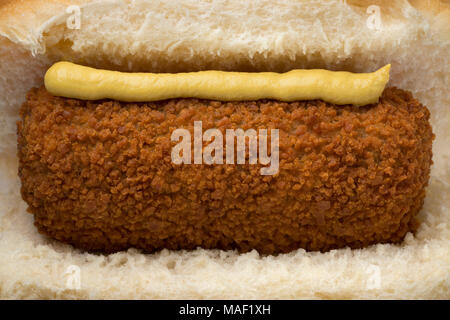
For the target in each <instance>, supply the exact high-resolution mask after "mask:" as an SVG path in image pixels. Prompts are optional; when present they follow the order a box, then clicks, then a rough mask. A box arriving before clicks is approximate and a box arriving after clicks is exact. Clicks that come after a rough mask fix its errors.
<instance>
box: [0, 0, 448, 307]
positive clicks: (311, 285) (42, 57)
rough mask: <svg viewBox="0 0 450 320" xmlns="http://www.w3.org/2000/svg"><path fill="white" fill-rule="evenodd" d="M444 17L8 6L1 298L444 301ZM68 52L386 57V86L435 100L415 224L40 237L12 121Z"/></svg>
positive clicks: (244, 5) (197, 57) (116, 56)
mask: <svg viewBox="0 0 450 320" xmlns="http://www.w3.org/2000/svg"><path fill="white" fill-rule="evenodd" d="M74 4H76V5H79V8H80V11H79V12H80V15H79V17H78V14H77V12H78V9H77V7H70V8H69V10H67V9H68V6H69V5H74ZM66 10H67V11H66ZM378 10H379V11H378ZM377 12H379V14H380V15H379V17H380V19H378V18H377V17H378V15H377ZM449 12H450V11H449V5H448V4H447V3H445V2H441V1H396V2H395V3H394V4H393V3H391V2H387V1H367V2H360V1H358V3H357V4H352V2H351V1H347V2H345V1H327V2H320V3H319V2H316V1H304V2H299V1H278V0H277V1H262V0H261V1H251V2H250V1H249V2H243V1H238V0H230V1H194V0H190V1H189V0H180V1H170V2H167V1H125V0H123V1H117V0H116V1H101V2H100V1H95V2H91V1H70V3H69V2H68V1H60V0H57V1H48V0H35V1H20V2H19V1H4V2H3V3H2V4H1V5H0V96H1V97H2V99H0V110H1V111H2V112H1V113H0V237H1V241H0V261H1V263H0V297H2V298H148V299H150V298H186V299H187V298H316V299H317V298H333V299H339V298H442V299H446V298H449V297H450V295H449V285H450V274H449V270H450V268H449V267H450V232H449V226H448V221H449V218H450V204H449V203H450V167H449V157H450V148H449V147H448V142H447V140H448V138H447V135H448V132H449V130H450V121H449V120H450V109H449V108H448V106H449V104H450V96H449V95H448V83H449V74H450V72H449V71H450V61H449V59H448V51H449V49H450V29H449V23H448V22H449V19H450V18H449V17H450V13H449ZM78 18H79V19H78ZM78 21H79V22H80V25H79V26H80V28H79V29H77V28H76V27H77V22H78ZM378 22H379V23H378ZM60 60H68V61H73V62H77V63H82V64H85V65H89V66H93V67H97V68H109V69H114V70H123V71H149V72H178V71H195V70H207V69H220V70H235V71H278V72H280V71H288V70H290V69H293V68H326V69H330V70H347V71H353V72H369V71H374V70H376V69H377V68H379V67H381V66H383V65H385V64H387V63H391V64H392V71H391V81H390V84H389V85H390V86H398V87H400V88H402V89H406V90H410V91H411V92H412V93H413V94H414V96H415V97H416V98H417V99H418V100H419V101H420V102H422V103H423V104H425V105H427V106H428V108H429V109H430V112H431V124H432V127H433V132H434V133H435V135H436V139H435V141H434V144H433V161H434V165H433V167H432V171H431V178H430V182H429V186H428V189H427V197H426V199H425V204H424V207H423V209H422V210H421V212H420V213H419V215H418V219H419V220H420V227H419V229H418V230H417V233H416V234H415V235H414V236H413V235H412V234H408V235H407V236H406V239H405V240H404V242H403V243H401V244H400V245H390V244H379V245H374V246H371V247H369V248H365V249H360V250H351V249H339V250H332V251H330V252H327V253H320V252H306V251H304V250H302V249H299V250H296V251H293V252H291V253H288V254H282V255H278V256H260V255H259V254H258V253H257V252H256V251H252V252H249V253H245V254H239V253H237V252H235V251H219V250H203V249H197V250H194V251H168V250H163V251H161V252H158V253H156V254H143V253H141V252H139V251H138V250H135V249H130V250H128V251H127V252H119V253H116V254H111V255H93V254H89V253H86V252H82V251H78V250H74V249H73V248H72V247H71V246H69V245H63V244H61V243H59V242H57V241H53V240H50V239H48V238H45V237H43V236H41V235H40V234H38V232H37V231H36V229H35V227H34V226H33V216H32V215H30V214H28V213H26V204H25V203H24V202H23V201H22V199H21V196H20V182H19V178H18V176H17V166H18V162H17V146H16V141H17V138H16V123H15V122H16V120H17V119H18V110H19V107H20V105H21V104H22V103H23V102H24V100H25V93H26V92H27V91H28V90H29V89H30V88H31V87H33V86H40V85H42V78H43V75H44V72H45V71H46V69H47V68H48V67H49V65H51V64H52V63H53V62H56V61H60ZM73 270H75V271H76V272H75V273H76V274H78V275H79V276H80V278H79V279H80V281H79V286H75V287H74V286H72V285H70V284H71V282H70V280H71V279H72V278H71V276H72V274H71V272H72V271H73Z"/></svg>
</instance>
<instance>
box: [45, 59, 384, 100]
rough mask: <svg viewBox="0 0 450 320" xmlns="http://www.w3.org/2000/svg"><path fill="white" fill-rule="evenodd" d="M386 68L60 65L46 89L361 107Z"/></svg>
mask: <svg viewBox="0 0 450 320" xmlns="http://www.w3.org/2000/svg"><path fill="white" fill-rule="evenodd" d="M390 67H391V65H390V64H388V65H386V66H384V67H383V68H381V69H379V70H377V71H375V72H372V73H351V72H344V71H328V70H321V69H316V70H292V71H289V72H286V73H274V72H259V73H247V72H225V71H199V72H190V73H173V74H172V73H127V72H118V71H109V70H99V69H94V68H89V67H85V66H81V65H77V64H74V63H70V62H58V63H55V64H54V65H53V66H52V67H50V69H48V71H47V73H46V74H45V87H46V88H47V90H48V91H49V92H50V93H52V94H53V95H56V96H63V97H67V98H77V99H84V100H98V99H107V98H108V99H115V100H121V101H129V102H138V101H156V100H164V99H170V98H199V99H211V100H221V101H239V100H259V99H275V100H280V101H295V100H314V99H321V100H324V101H327V102H331V103H335V104H354V105H359V106H360V105H366V104H371V103H376V102H377V101H378V99H379V97H380V95H381V93H382V92H383V90H384V87H385V86H386V83H387V82H388V81H389V69H390Z"/></svg>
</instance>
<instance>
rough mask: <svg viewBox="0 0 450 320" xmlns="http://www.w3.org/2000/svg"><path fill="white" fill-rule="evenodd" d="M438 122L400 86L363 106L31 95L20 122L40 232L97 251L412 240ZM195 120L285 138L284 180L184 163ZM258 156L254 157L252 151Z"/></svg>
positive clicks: (251, 169) (25, 184)
mask: <svg viewBox="0 0 450 320" xmlns="http://www.w3.org/2000/svg"><path fill="white" fill-rule="evenodd" d="M429 115H430V114H429V111H428V109H427V108H426V107H424V106H422V105H421V104H419V103H418V101H417V100H415V99H413V98H412V96H411V94H410V93H408V92H404V91H402V90H398V89H395V88H389V89H386V90H385V92H384V93H383V96H382V97H381V99H380V102H379V103H378V104H376V105H370V106H365V107H354V106H353V107H350V106H336V105H334V104H329V103H324V102H323V101H317V100H315V101H308V102H293V103H284V102H278V101H267V100H260V101H248V102H229V103H227V102H219V101H205V100H196V99H173V100H166V101H161V102H154V103H139V104H136V103H121V102H118V101H111V100H106V101H103V102H91V101H80V100H74V99H66V98H59V97H53V96H52V95H51V94H49V93H48V92H47V91H46V90H45V88H44V87H41V89H39V90H37V89H33V90H32V91H31V92H30V93H29V94H28V98H27V101H26V103H25V104H24V105H23V106H22V109H21V118H22V122H19V123H18V137H19V140H18V146H19V147H18V148H19V176H20V178H21V182H22V196H23V198H24V200H25V201H26V202H27V203H28V204H29V206H30V207H29V211H30V212H31V213H33V214H34V215H35V224H36V226H37V227H38V229H39V231H41V232H42V233H44V234H46V235H49V236H51V237H53V238H55V239H58V240H61V241H63V242H67V243H70V244H73V245H74V246H75V247H77V248H81V249H85V250H90V251H93V250H95V251H103V252H105V251H106V252H113V251H119V250H124V249H128V248H130V247H135V248H139V249H143V250H144V251H146V252H154V251H156V250H160V249H164V248H166V249H172V250H179V249H191V250H192V249H195V248H197V247H202V248H205V249H224V250H230V249H238V250H239V251H240V252H248V251H250V250H252V249H256V250H257V251H258V252H259V253H262V254H276V253H287V252H290V251H292V250H295V249H298V248H305V249H308V250H322V251H326V250H330V249H336V248H342V247H345V246H349V247H351V248H361V247H366V246H368V245H370V244H374V243H378V242H399V241H401V240H402V239H403V238H404V236H405V235H406V233H407V232H409V231H411V230H413V229H414V227H415V222H416V221H415V215H416V214H417V212H418V211H419V210H420V209H421V207H422V204H423V199H424V197H425V186H426V185H427V184H428V179H429V173H430V165H431V155H432V150H431V147H432V139H433V133H432V131H431V126H430V124H429V122H428V120H429ZM194 121H202V126H203V128H202V129H203V130H204V131H206V130H208V129H211V128H217V129H219V130H220V131H221V132H222V134H223V136H225V130H226V129H238V128H242V129H243V130H247V129H253V128H256V129H257V128H262V129H264V128H277V129H278V130H279V135H280V138H279V139H280V142H279V172H278V173H277V174H276V175H274V176H262V175H260V167H261V165H249V164H248V159H247V164H246V165H239V164H231V165H227V164H225V165H221V164H219V165H205V164H203V165H195V164H192V165H176V164H173V162H172V159H171V150H172V147H174V146H175V144H176V143H177V142H171V134H172V132H173V130H175V129H176V128H185V129H188V130H189V131H190V132H191V137H194V130H193V125H194ZM193 143H194V142H193V141H192V143H191V144H192V145H193ZM271 143H272V142H271ZM246 149H247V157H248V141H247V147H246ZM234 150H235V151H236V148H235V149H234ZM189 152H190V151H189ZM224 154H225V150H224ZM192 158H193V156H192ZM224 160H225V159H224ZM224 162H225V161H224Z"/></svg>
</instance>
